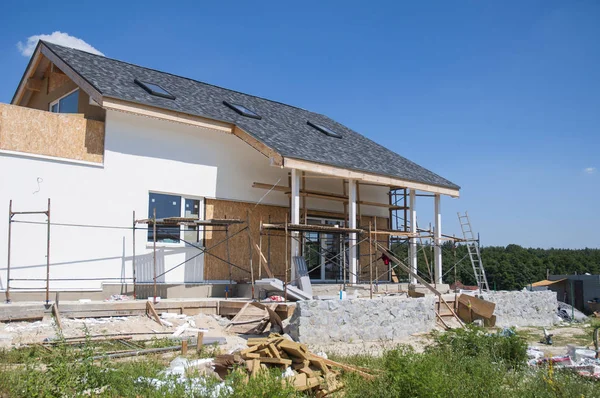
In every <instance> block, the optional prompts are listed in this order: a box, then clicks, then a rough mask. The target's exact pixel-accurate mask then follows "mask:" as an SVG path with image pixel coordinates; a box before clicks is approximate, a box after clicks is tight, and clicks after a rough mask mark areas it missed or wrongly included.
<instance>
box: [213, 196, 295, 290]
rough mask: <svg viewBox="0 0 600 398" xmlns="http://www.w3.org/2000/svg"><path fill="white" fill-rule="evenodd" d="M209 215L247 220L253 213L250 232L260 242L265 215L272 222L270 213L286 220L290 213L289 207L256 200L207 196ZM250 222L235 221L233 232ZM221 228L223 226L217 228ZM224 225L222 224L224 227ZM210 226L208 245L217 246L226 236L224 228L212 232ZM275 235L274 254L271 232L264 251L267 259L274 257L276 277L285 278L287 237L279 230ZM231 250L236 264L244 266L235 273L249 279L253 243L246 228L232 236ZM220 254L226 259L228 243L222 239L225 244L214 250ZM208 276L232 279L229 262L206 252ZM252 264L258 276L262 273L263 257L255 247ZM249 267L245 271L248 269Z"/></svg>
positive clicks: (236, 277)
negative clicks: (250, 254) (211, 197)
mask: <svg viewBox="0 0 600 398" xmlns="http://www.w3.org/2000/svg"><path fill="white" fill-rule="evenodd" d="M205 206H206V218H207V219H210V218H239V219H242V220H246V218H247V215H248V214H249V215H250V232H251V237H252V242H253V243H255V244H258V242H259V229H260V221H261V219H262V221H263V223H266V222H268V220H269V216H270V217H271V218H270V219H271V222H284V221H285V218H286V215H287V213H288V211H289V210H288V209H287V208H285V207H280V206H267V205H258V206H256V205H255V204H254V203H246V202H236V201H228V200H218V199H207V200H206V203H205ZM245 226H246V224H243V225H233V226H231V227H230V229H229V233H230V235H233V234H234V233H236V232H238V231H239V230H241V229H242V228H244V227H245ZM215 229H219V228H215ZM221 229H222V228H221ZM208 231H210V229H207V233H206V234H205V245H206V247H210V246H213V245H215V244H217V243H218V242H219V241H221V240H223V239H224V238H225V232H224V231H217V232H208ZM272 234H273V236H271V238H270V240H271V245H270V246H271V250H270V254H269V251H268V246H269V245H268V240H269V238H268V237H267V236H263V244H262V246H263V254H264V256H265V257H266V258H267V259H270V267H271V270H272V271H273V273H274V274H275V277H276V278H280V279H282V280H283V279H284V276H285V239H284V238H283V237H282V236H281V235H282V234H277V236H275V235H276V233H275V232H273V233H272ZM229 250H230V256H231V257H230V258H231V262H232V263H233V264H235V265H236V266H238V267H240V268H242V269H243V270H241V269H237V268H235V267H233V270H232V277H233V280H235V281H241V282H243V281H247V282H249V281H250V280H251V279H250V272H249V271H250V264H249V263H250V258H249V253H248V250H249V247H248V233H247V232H246V231H244V232H242V233H240V234H238V235H236V236H234V237H233V238H231V239H230V240H229ZM210 252H211V253H213V254H215V255H216V256H218V257H220V258H223V259H226V258H227V252H226V245H225V243H222V244H221V245H219V246H217V247H215V248H214V249H212V250H211V251H210ZM204 264H205V267H204V270H205V271H204V278H205V279H206V280H228V279H229V266H228V265H227V264H226V263H224V262H223V261H221V260H219V259H218V258H216V257H214V256H211V255H206V256H205V260H204ZM252 265H253V268H254V273H255V276H256V277H258V267H259V258H258V253H257V252H256V250H252ZM244 270H245V271H244ZM263 277H267V276H266V274H265V272H263Z"/></svg>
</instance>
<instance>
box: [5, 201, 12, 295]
mask: <svg viewBox="0 0 600 398" xmlns="http://www.w3.org/2000/svg"><path fill="white" fill-rule="evenodd" d="M12 216H13V212H12V199H11V200H10V202H9V203H8V259H7V261H6V303H7V304H8V303H10V302H11V301H10V242H11V234H12Z"/></svg>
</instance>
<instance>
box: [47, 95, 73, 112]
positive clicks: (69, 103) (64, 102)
mask: <svg viewBox="0 0 600 398" xmlns="http://www.w3.org/2000/svg"><path fill="white" fill-rule="evenodd" d="M78 111H79V90H75V91H73V92H72V93H71V94H69V95H65V96H64V97H62V98H60V99H58V100H57V101H54V102H53V103H51V104H50V112H54V113H77V112H78Z"/></svg>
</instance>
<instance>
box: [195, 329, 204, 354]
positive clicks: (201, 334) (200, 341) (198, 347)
mask: <svg viewBox="0 0 600 398" xmlns="http://www.w3.org/2000/svg"><path fill="white" fill-rule="evenodd" d="M203 341H204V332H198V340H197V341H196V352H197V353H198V354H200V352H201V351H202V345H203Z"/></svg>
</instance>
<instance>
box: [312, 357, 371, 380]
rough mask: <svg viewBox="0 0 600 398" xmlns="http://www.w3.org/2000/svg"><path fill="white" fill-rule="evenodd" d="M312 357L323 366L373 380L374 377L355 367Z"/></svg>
mask: <svg viewBox="0 0 600 398" xmlns="http://www.w3.org/2000/svg"><path fill="white" fill-rule="evenodd" d="M313 357H315V358H317V359H319V360H321V361H323V362H324V363H325V364H327V365H329V366H332V367H336V368H340V369H343V370H346V371H348V372H356V373H357V374H359V375H360V376H362V377H363V378H365V379H368V380H373V379H374V378H375V376H373V375H371V374H368V373H366V372H363V371H362V370H360V369H358V368H357V367H354V366H350V365H346V364H343V363H339V362H335V361H332V360H331V359H325V358H322V357H319V356H317V355H313Z"/></svg>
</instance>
